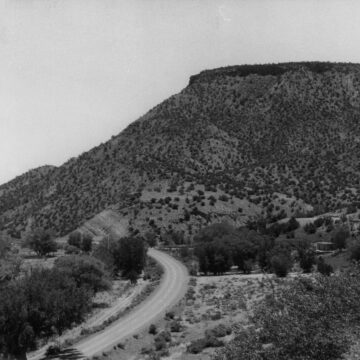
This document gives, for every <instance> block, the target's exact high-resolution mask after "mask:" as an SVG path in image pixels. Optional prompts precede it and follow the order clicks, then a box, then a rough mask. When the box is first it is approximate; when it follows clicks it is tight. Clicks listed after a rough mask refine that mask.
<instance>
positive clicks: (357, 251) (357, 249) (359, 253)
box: [350, 244, 360, 261]
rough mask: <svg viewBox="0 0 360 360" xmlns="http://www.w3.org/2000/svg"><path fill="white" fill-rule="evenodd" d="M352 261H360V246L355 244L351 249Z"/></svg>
mask: <svg viewBox="0 0 360 360" xmlns="http://www.w3.org/2000/svg"><path fill="white" fill-rule="evenodd" d="M350 259H351V260H355V261H360V244H355V245H353V246H352V247H351V248H350Z"/></svg>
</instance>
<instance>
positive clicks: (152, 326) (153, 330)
mask: <svg viewBox="0 0 360 360" xmlns="http://www.w3.org/2000/svg"><path fill="white" fill-rule="evenodd" d="M156 333H157V329H156V325H154V324H151V325H150V327H149V334H151V335H156Z"/></svg>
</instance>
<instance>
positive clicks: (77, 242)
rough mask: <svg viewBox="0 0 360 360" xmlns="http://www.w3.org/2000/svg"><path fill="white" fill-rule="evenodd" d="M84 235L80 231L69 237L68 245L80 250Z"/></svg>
mask: <svg viewBox="0 0 360 360" xmlns="http://www.w3.org/2000/svg"><path fill="white" fill-rule="evenodd" d="M81 238H82V235H81V233H80V232H79V231H74V232H72V233H71V234H70V235H69V237H68V241H67V242H68V244H69V245H71V246H75V247H77V248H79V249H80V246H81Z"/></svg>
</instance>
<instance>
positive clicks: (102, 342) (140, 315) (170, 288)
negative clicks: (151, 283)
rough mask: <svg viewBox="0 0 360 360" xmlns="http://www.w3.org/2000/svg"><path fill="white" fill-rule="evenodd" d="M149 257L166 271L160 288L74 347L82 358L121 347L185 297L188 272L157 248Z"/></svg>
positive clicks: (33, 358) (39, 354)
mask: <svg viewBox="0 0 360 360" xmlns="http://www.w3.org/2000/svg"><path fill="white" fill-rule="evenodd" d="M148 255H149V256H151V257H152V258H153V259H155V260H156V261H157V262H158V263H159V264H160V265H161V266H162V267H163V269H164V274H163V276H162V278H161V281H160V284H159V286H158V287H157V289H156V290H155V291H154V292H153V293H152V294H151V295H150V296H149V297H148V298H146V299H145V300H144V301H143V302H141V303H140V304H139V305H138V306H137V307H135V308H134V309H133V310H131V312H130V313H128V314H127V315H125V316H123V317H121V318H120V319H119V320H116V321H115V322H113V323H112V324H110V325H109V326H108V327H106V328H105V329H104V330H102V331H100V332H98V333H95V334H93V335H90V336H89V337H86V338H85V339H83V340H81V341H80V342H79V343H76V344H74V345H73V347H72V351H75V352H76V353H77V354H79V355H80V356H78V357H90V356H93V355H95V354H98V353H101V352H103V351H106V350H108V349H110V348H112V347H113V346H114V345H117V344H118V343H119V342H121V341H123V340H124V339H125V338H127V337H129V336H131V335H134V334H135V333H137V332H139V331H140V330H143V329H144V328H146V327H148V326H149V325H150V324H151V323H154V322H156V321H157V320H158V319H159V318H160V317H161V316H162V315H164V314H165V312H166V311H167V310H169V309H170V308H171V307H172V306H173V305H175V304H176V303H177V302H178V301H179V300H181V298H182V297H183V296H184V294H185V292H186V288H187V283H188V279H189V275H188V272H187V269H186V268H185V266H184V265H183V264H181V263H180V262H179V261H177V260H175V259H174V258H173V257H172V256H170V255H168V254H166V253H164V252H162V251H159V250H155V249H149V250H148ZM41 358H44V352H43V351H42V353H37V354H36V355H35V354H34V355H33V356H31V355H30V356H29V357H28V359H29V360H38V359H41Z"/></svg>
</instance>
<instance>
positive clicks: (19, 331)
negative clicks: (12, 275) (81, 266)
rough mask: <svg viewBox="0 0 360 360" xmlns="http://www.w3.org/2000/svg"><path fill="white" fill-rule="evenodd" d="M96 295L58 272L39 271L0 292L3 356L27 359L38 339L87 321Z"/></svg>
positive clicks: (0, 348) (51, 270)
mask: <svg viewBox="0 0 360 360" xmlns="http://www.w3.org/2000/svg"><path fill="white" fill-rule="evenodd" d="M91 296H92V292H91V291H89V289H88V288H87V287H84V286H80V287H79V286H77V284H76V282H75V280H74V279H73V278H70V277H69V276H67V274H66V273H64V272H62V271H59V270H58V269H35V270H33V271H32V272H31V273H28V274H26V275H25V276H24V277H23V278H21V279H18V280H14V281H11V282H10V283H8V284H7V285H6V286H5V287H4V288H3V289H2V291H0V353H2V354H4V355H5V356H8V357H12V358H17V359H26V352H27V351H29V350H33V349H35V345H36V341H37V339H38V338H40V337H42V338H49V337H51V336H53V335H54V334H61V333H62V332H63V331H64V330H65V329H66V328H68V327H70V326H71V325H72V323H79V322H81V321H83V319H84V316H85V314H86V313H87V312H88V311H89V310H90V309H91Z"/></svg>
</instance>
